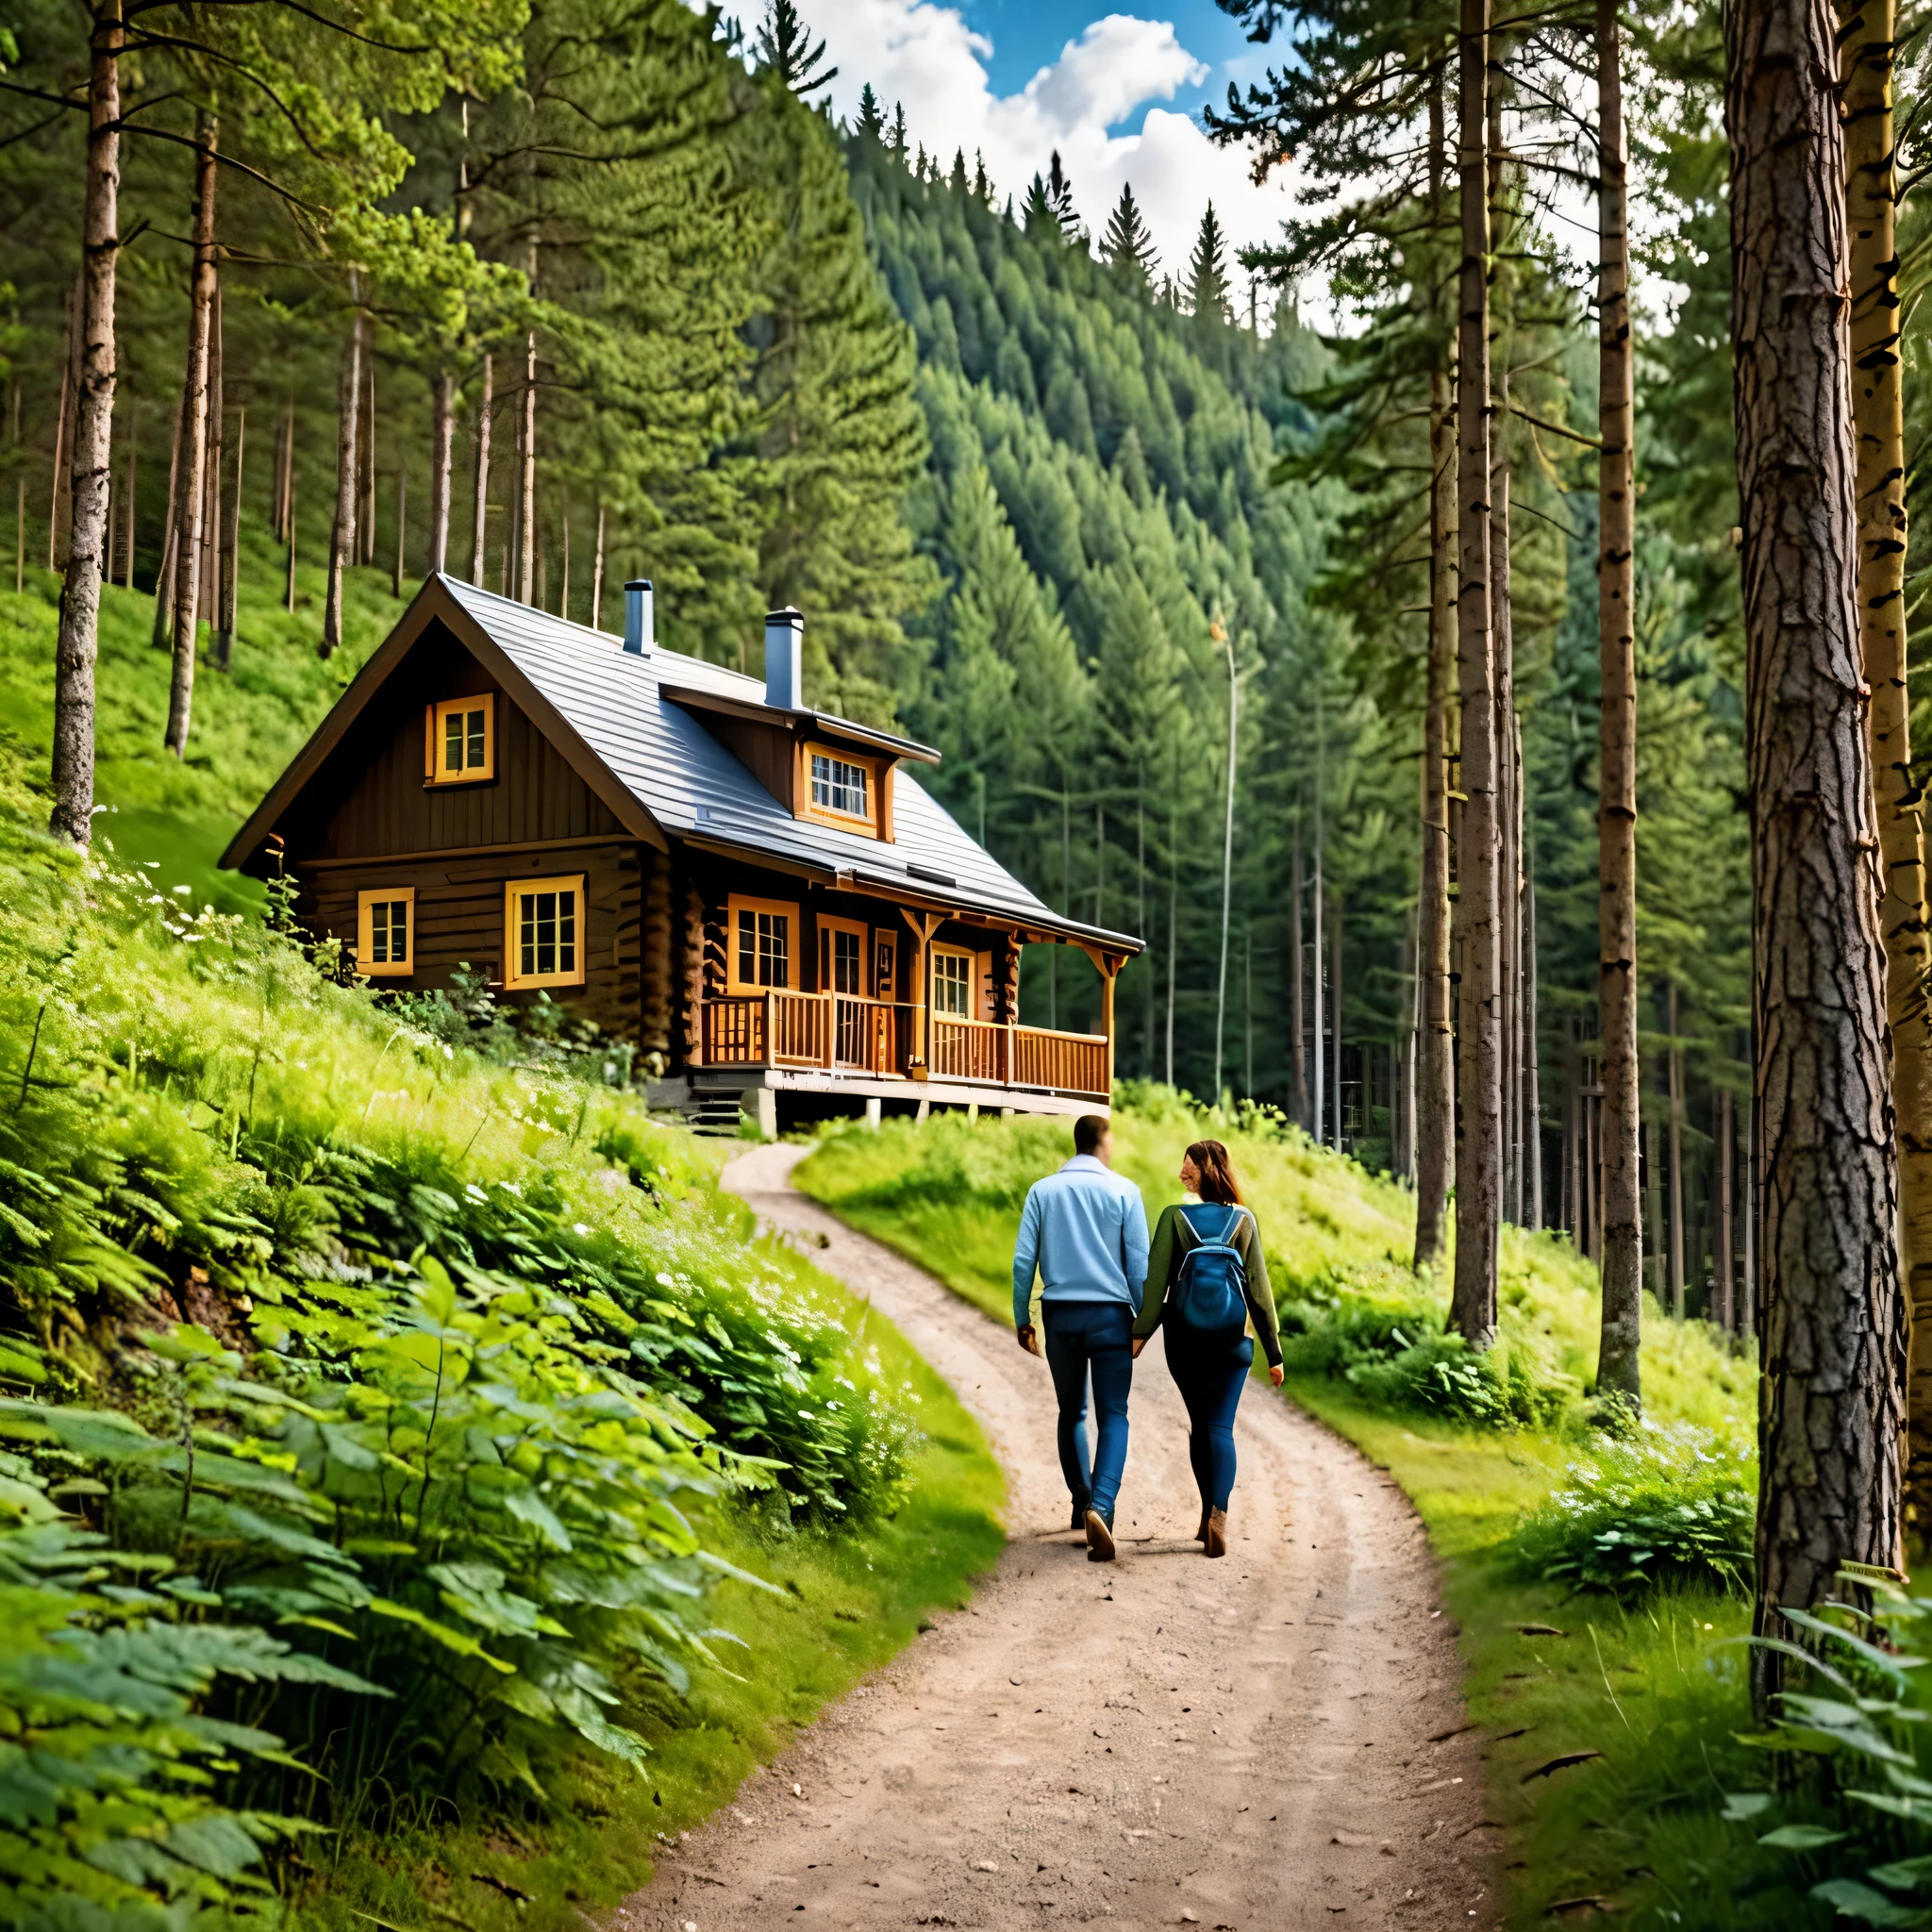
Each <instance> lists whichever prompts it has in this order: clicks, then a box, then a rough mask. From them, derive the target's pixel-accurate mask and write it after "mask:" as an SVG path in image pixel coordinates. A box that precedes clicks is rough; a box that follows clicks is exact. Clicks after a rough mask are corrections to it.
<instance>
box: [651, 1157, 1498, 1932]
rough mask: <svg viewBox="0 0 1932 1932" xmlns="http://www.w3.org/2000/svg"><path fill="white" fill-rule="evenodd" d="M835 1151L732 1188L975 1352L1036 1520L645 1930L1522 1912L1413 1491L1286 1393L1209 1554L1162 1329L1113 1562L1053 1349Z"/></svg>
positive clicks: (1252, 1408) (1002, 1443)
mask: <svg viewBox="0 0 1932 1932" xmlns="http://www.w3.org/2000/svg"><path fill="white" fill-rule="evenodd" d="M807 1152H808V1150H807V1149H805V1148H801V1147H792V1146H771V1147H761V1148H759V1149H758V1150H756V1151H755V1152H752V1153H748V1154H746V1155H743V1156H741V1158H739V1159H737V1160H735V1161H734V1162H733V1163H732V1164H731V1165H730V1166H729V1167H727V1168H726V1169H725V1172H724V1183H725V1185H726V1186H727V1187H730V1188H732V1189H733V1190H735V1191H737V1192H739V1193H741V1195H743V1197H744V1198H745V1199H746V1200H747V1201H748V1202H750V1204H751V1205H752V1206H753V1207H754V1208H756V1209H757V1211H758V1214H759V1215H760V1216H761V1217H762V1218H763V1219H764V1220H766V1221H767V1222H769V1223H770V1224H773V1225H774V1227H775V1228H777V1229H779V1230H780V1231H783V1232H785V1233H788V1234H790V1235H791V1236H792V1237H793V1238H794V1239H797V1240H799V1241H801V1243H802V1244H804V1245H806V1246H807V1247H808V1249H810V1250H812V1251H814V1252H813V1258H814V1259H815V1260H816V1261H817V1262H818V1264H819V1265H820V1266H821V1267H823V1268H824V1269H826V1270H827V1271H828V1272H829V1273H831V1274H835V1275H837V1276H838V1277H839V1278H840V1279H841V1280H842V1281H843V1282H844V1283H845V1284H846V1286H847V1287H848V1288H850V1289H852V1290H853V1291H856V1292H857V1293H858V1294H860V1295H861V1296H863V1297H866V1298H867V1299H869V1300H870V1301H871V1303H872V1304H873V1305H874V1306H875V1307H878V1308H879V1309H880V1310H881V1311H882V1312H883V1313H885V1314H887V1315H888V1316H889V1317H890V1318H891V1320H892V1321H893V1322H894V1323H895V1324H897V1325H898V1326H899V1327H900V1328H901V1330H902V1331H903V1332H904V1333H905V1334H906V1335H907V1337H908V1339H909V1340H910V1341H911V1342H912V1343H913V1345H914V1346H915V1347H916V1348H917V1349H918V1350H919V1351H920V1353H921V1354H922V1355H923V1356H924V1357H925V1358H926V1359H927V1360H928V1361H929V1362H931V1363H933V1364H934V1365H935V1366H936V1367H937V1368H938V1369H939V1371H940V1373H941V1374H943V1375H944V1376H945V1378H946V1380H947V1381H948V1382H949V1384H950V1385H951V1386H952V1388H953V1389H954V1391H956V1392H957V1393H958V1397H959V1399H960V1400H961V1402H962V1403H964V1405H965V1406H966V1407H968V1408H969V1409H970V1410H972V1412H973V1413H974V1416H975V1417H976V1418H977V1419H978V1420H979V1422H980V1424H981V1425H982V1426H983V1427H984V1428H985V1430H986V1433H987V1436H988V1438H989V1440H990V1441H991V1443H992V1446H993V1450H994V1453H995V1454H996V1456H997V1457H999V1460H1000V1463H1001V1465H1002V1467H1003V1468H1004V1469H1005V1471H1006V1473H1007V1480H1008V1544H1007V1548H1006V1551H1005V1553H1004V1555H1003V1556H1002V1557H1001V1559H1000V1562H999V1565H998V1567H997V1570H996V1571H995V1573H994V1574H993V1576H992V1578H991V1581H990V1582H989V1583H988V1584H987V1585H986V1586H985V1587H984V1588H983V1589H982V1590H981V1591H979V1593H978V1595H977V1597H976V1598H975V1599H974V1602H973V1604H972V1605H971V1606H970V1607H968V1608H966V1609H964V1610H963V1611H962V1612H961V1613H959V1614H958V1615H954V1616H949V1617H946V1618H944V1619H943V1620H942V1621H941V1622H940V1623H939V1624H937V1626H936V1627H935V1628H934V1629H933V1630H932V1631H931V1632H930V1633H929V1634H928V1635H926V1636H925V1637H924V1638H923V1640H922V1641H920V1642H919V1643H917V1644H916V1645H914V1646H913V1647H912V1648H911V1649H910V1650H908V1651H907V1652H906V1653H904V1654H903V1655H902V1656H901V1657H899V1658H898V1659H896V1660H895V1661H894V1662H893V1663H892V1664H891V1665H889V1666H887V1667H886V1668H885V1669H884V1670H882V1671H881V1672H879V1673H878V1674H876V1675H875V1676H874V1677H873V1678H872V1679H871V1681H870V1682H868V1683H866V1684H864V1685H861V1686H860V1687H858V1689H857V1690H855V1691H853V1692H852V1693H851V1694H850V1695H849V1696H848V1697H846V1698H845V1699H844V1700H843V1701H842V1702H841V1703H840V1704H839V1705H837V1706H836V1707H833V1708H832V1709H831V1710H830V1711H828V1712H827V1713H826V1714H825V1716H824V1717H823V1718H822V1719H821V1720H820V1721H819V1723H817V1724H815V1725H813V1726H812V1728H811V1729H810V1730H809V1731H808V1732H807V1733H806V1734H805V1735H804V1736H803V1737H802V1738H801V1739H800V1740H799V1741H798V1743H797V1744H796V1745H795V1746H794V1747H793V1748H792V1749H791V1751H790V1752H788V1753H787V1754H786V1756H785V1757H782V1758H780V1759H778V1760H777V1761H775V1762H774V1764H772V1765H771V1766H769V1767H766V1768H763V1769H761V1770H760V1771H759V1772H758V1773H756V1774H754V1775H753V1776H752V1777H751V1778H750V1779H748V1780H747V1781H746V1783H745V1785H744V1786H743V1788H742V1789H741V1791H740V1793H739V1796H738V1798H737V1801H736V1802H735V1803H733V1804H731V1805H729V1806H727V1807H724V1809H723V1810H721V1811H720V1812H719V1813H718V1814H717V1815H716V1816H715V1817H714V1819H713V1820H712V1822H711V1823H710V1824H708V1825H707V1826H706V1827H705V1828H704V1829H703V1830H702V1831H697V1832H693V1833H692V1834H691V1837H690V1838H689V1840H687V1841H685V1842H684V1843H682V1844H681V1845H679V1846H678V1847H676V1849H675V1851H668V1850H667V1853H666V1855H665V1856H664V1857H663V1858H662V1859H661V1861H660V1863H659V1865H658V1873H657V1875H656V1878H655V1879H654V1881H653V1883H652V1884H651V1885H650V1886H648V1887H647V1888H646V1889H644V1890H642V1891H640V1892H638V1893H636V1894H634V1895H633V1896H632V1897H631V1898H630V1899H629V1900H628V1901H627V1902H626V1904H625V1906H624V1907H621V1908H620V1911H619V1915H618V1921H617V1923H618V1924H619V1925H620V1926H622V1927H625V1928H626V1932H638V1928H643V1932H660V1928H663V1932H691V1927H693V1926H694V1927H696V1928H697V1932H732V1928H741V1927H743V1928H750V1927H754V1926H756V1927H768V1926H771V1925H773V1924H777V1923H779V1915H780V1914H782V1915H783V1918H784V1922H785V1923H787V1924H796V1925H800V1926H810V1925H816V1924H824V1925H840V1926H859V1927H867V1926H888V1925H891V1926H902V1925H915V1924H916V1925H959V1926H980V1925H999V1926H1006V1925H1011V1924H1018V1923H1021V1922H1023V1921H1024V1922H1029V1923H1030V1922H1034V1921H1037V1920H1038V1919H1040V1918H1041V1917H1042V1916H1048V1917H1052V1916H1067V1917H1073V1918H1077V1919H1080V1920H1083V1921H1085V1920H1094V1919H1109V1920H1112V1921H1114V1922H1116V1923H1118V1924H1121V1925H1122V1926H1123V1927H1133V1926H1150V1927H1151V1926H1154V1925H1172V1924H1200V1925H1202V1926H1204V1927H1214V1926H1221V1927H1229V1928H1237V1932H1245V1928H1251V1927H1252V1928H1255V1932H1261V1928H1264V1927H1265V1928H1268V1932H1299V1928H1301V1927H1304V1926H1317V1925H1323V1926H1329V1925H1335V1924H1343V1925H1356V1926H1376V1927H1379V1926H1396V1925H1400V1926H1403V1927H1426V1928H1437V1927H1448V1926H1451V1925H1456V1926H1468V1925H1476V1926H1491V1925H1493V1924H1497V1923H1498V1922H1499V1919H1500V1912H1499V1908H1498V1905H1497V1893H1496V1887H1495V1884H1494V1880H1493V1874H1492V1870H1491V1866H1492V1862H1493V1859H1494V1857H1495V1854H1496V1851H1497V1846H1498V1840H1499V1836H1500V1835H1499V1833H1498V1832H1497V1831H1496V1829H1495V1828H1494V1827H1493V1826H1491V1825H1489V1824H1488V1822H1487V1820H1486V1818H1485V1814H1484V1807H1483V1774H1482V1771H1483V1767H1482V1760H1481V1757H1480V1741H1481V1740H1480V1739H1479V1738H1478V1737H1477V1736H1476V1734H1475V1733H1474V1731H1473V1730H1472V1729H1470V1728H1469V1727H1468V1725H1467V1720H1466V1717H1465V1714H1464V1710H1463V1706H1462V1696H1461V1690H1460V1681H1461V1671H1460V1666H1459V1661H1458V1657H1457V1643H1456V1632H1455V1627H1454V1625H1453V1624H1452V1623H1451V1621H1450V1619H1449V1618H1448V1616H1447V1615H1446V1614H1445V1613H1444V1612H1443V1610H1442V1608H1441V1600H1440V1595H1439V1591H1438V1577H1437V1572H1436V1568H1435V1564H1434V1561H1433V1559H1432V1558H1431V1557H1430V1554H1429V1549H1428V1543H1427V1540H1426V1538H1425V1536H1424V1532H1423V1529H1422V1526H1421V1524H1419V1523H1418V1522H1417V1520H1416V1518H1415V1516H1414V1514H1413V1513H1412V1512H1411V1510H1410V1509H1409V1507H1408V1505H1407V1502H1406V1501H1405V1500H1404V1499H1403V1497H1402V1495H1401V1492H1400V1491H1398V1490H1397V1489H1396V1488H1395V1486H1394V1485H1393V1483H1391V1481H1390V1479H1389V1478H1388V1477H1387V1476H1386V1475H1384V1474H1382V1473H1381V1472H1380V1471H1378V1470H1376V1469H1374V1468H1373V1467H1372V1466H1371V1465H1370V1464H1369V1463H1368V1462H1366V1461H1365V1460H1364V1459H1363V1458H1362V1457H1360V1456H1359V1455H1358V1454H1357V1452H1356V1451H1355V1450H1354V1449H1352V1448H1350V1447H1349V1446H1347V1445H1346V1444H1345V1443H1343V1442H1341V1441H1339V1440H1338V1439H1337V1438H1336V1437H1334V1436H1332V1435H1331V1434H1329V1433H1328V1431H1327V1430H1325V1429H1324V1428H1323V1427H1322V1426H1321V1425H1320V1424H1316V1423H1314V1422H1312V1421H1311V1420H1309V1419H1308V1418H1307V1417H1306V1416H1304V1415H1302V1414H1300V1413H1299V1412H1297V1411H1296V1410H1294V1409H1292V1408H1291V1407H1289V1406H1288V1405H1287V1404H1285V1403H1283V1402H1280V1401H1278V1400H1276V1399H1274V1398H1272V1397H1270V1396H1269V1395H1268V1393H1267V1391H1265V1390H1264V1389H1262V1388H1260V1387H1259V1386H1258V1385H1257V1387H1256V1388H1254V1389H1252V1390H1251V1391H1249V1394H1248V1398H1247V1400H1246V1401H1245V1402H1244V1403H1243V1404H1242V1407H1241V1422H1240V1424H1239V1430H1238V1441H1239V1445H1240V1455H1241V1485H1240V1489H1239V1491H1238V1493H1237V1497H1236V1508H1235V1510H1234V1511H1232V1512H1231V1529H1232V1535H1233V1544H1232V1548H1231V1550H1230V1552H1229V1556H1228V1557H1227V1559H1226V1560H1225V1561H1224V1562H1221V1563H1217V1564H1213V1565H1208V1563H1207V1562H1206V1560H1205V1559H1204V1558H1203V1557H1202V1556H1201V1555H1200V1552H1199V1549H1198V1546H1197V1545H1196V1544H1195V1543H1194V1542H1193V1541H1191V1532H1192V1529H1193V1525H1194V1522H1195V1520H1196V1517H1197V1514H1198V1504H1197V1502H1196V1500H1195V1496H1194V1491H1193V1484H1192V1480H1191V1476H1190V1474H1189V1471H1188V1460H1187V1437H1186V1424H1185V1416H1184V1413H1183V1411H1182V1409H1181V1407H1180V1403H1179V1400H1178V1398H1177V1396H1176V1395H1175V1393H1174V1388H1173V1384H1172V1383H1171V1381H1170V1380H1169V1378H1168V1376H1167V1374H1165V1372H1164V1367H1163V1364H1162V1362H1161V1360H1160V1357H1159V1353H1158V1349H1159V1343H1158V1338H1157V1339H1156V1341H1154V1342H1153V1343H1151V1344H1150V1346H1149V1348H1148V1351H1147V1353H1146V1354H1145V1355H1143V1356H1142V1357H1141V1363H1140V1365H1139V1373H1138V1374H1137V1375H1136V1377H1135V1385H1136V1386H1135V1398H1134V1407H1133V1414H1132V1424H1133V1439H1132V1447H1131V1450H1130V1453H1129V1456H1128V1460H1127V1480H1126V1484H1125V1488H1124V1494H1123V1497H1122V1501H1121V1506H1120V1511H1119V1517H1118V1521H1117V1523H1116V1533H1117V1535H1118V1536H1119V1539H1120V1546H1121V1560H1120V1561H1119V1562H1118V1563H1117V1564H1115V1565H1113V1566H1111V1567H1104V1566H1099V1565H1092V1564H1090V1563H1089V1562H1088V1561H1087V1559H1086V1550H1085V1546H1084V1543H1083V1542H1082V1541H1080V1540H1079V1539H1078V1538H1077V1537H1075V1536H1074V1535H1073V1534H1072V1533H1070V1532H1069V1530H1068V1529H1067V1527H1066V1523H1067V1507H1068V1506H1067V1498H1066V1492H1065V1490H1064V1488H1063V1486H1062V1484H1061V1481H1060V1475H1059V1466H1058V1457H1057V1455H1056V1452H1055V1447H1054V1410H1053V1401H1052V1395H1051V1391H1050V1386H1049V1384H1048V1381H1047V1377H1046V1368H1045V1364H1044V1363H1043V1362H1041V1361H1040V1360H1038V1359H1037V1358H1035V1357H1029V1356H1027V1355H1024V1354H1023V1353H1022V1352H1021V1351H1020V1350H1019V1349H1017V1348H1016V1347H1015V1346H1014V1345H1013V1341H1012V1338H1011V1335H1010V1332H1009V1331H1007V1330H1005V1329H1003V1328H1002V1327H1000V1326H998V1325H996V1324H993V1323H991V1322H989V1321H988V1320H987V1319H986V1318H985V1317H984V1316H983V1315H981V1314H979V1313H978V1312H976V1311H975V1310H974V1309H973V1308H971V1307H967V1306H966V1305H965V1304H963V1303H962V1302H960V1301H959V1300H958V1298H957V1297H955V1296H954V1295H952V1294H951V1293H949V1292H948V1291H946V1290H945V1289H944V1288H943V1287H941V1285H940V1283H939V1282H937V1281H936V1280H934V1279H933V1278H932V1277H931V1276H930V1275H928V1274H925V1273H924V1271H923V1270H921V1269H919V1268H916V1267H914V1266H913V1265H912V1264H911V1263H909V1262H908V1261H906V1260H904V1259H903V1258H901V1257H899V1256H897V1255H895V1254H893V1253H891V1251H890V1250H888V1249H887V1248H885V1247H883V1246H881V1245H880V1244H879V1243H877V1242H874V1241H872V1240H870V1239H869V1238H867V1237H866V1236H864V1235H860V1234H858V1233H855V1232H853V1231H852V1230H851V1229H849V1228H848V1227H847V1226H845V1225H844V1224H842V1223H841V1222H839V1221H838V1220H836V1219H835V1218H834V1217H833V1216H832V1215H831V1214H830V1213H828V1212H827V1211H825V1210H824V1208H820V1207H818V1206H817V1205H816V1204H814V1203H812V1202H810V1201H808V1200H807V1199H806V1198H805V1197H804V1196H803V1195H802V1194H800V1193H798V1192H797V1191H795V1190H793V1188H792V1187H791V1169H792V1168H793V1167H794V1166H795V1165H796V1163H797V1162H798V1161H799V1160H800V1159H801V1158H804V1156H805V1154H806V1153H807ZM1342 1915H1345V1916H1342Z"/></svg>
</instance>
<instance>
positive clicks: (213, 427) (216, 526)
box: [202, 283, 228, 671]
mask: <svg viewBox="0 0 1932 1932" xmlns="http://www.w3.org/2000/svg"><path fill="white" fill-rule="evenodd" d="M222 341H223V330H222V291H221V285H220V284H219V283H217V284H216V286H215V312H214V321H213V324H212V340H211V341H210V344H209V348H208V508H207V511H206V514H205V515H204V516H203V519H202V532H203V545H204V549H205V552H206V555H205V556H204V558H203V561H202V608H204V609H205V610H206V611H207V613H208V658H209V660H210V661H211V662H212V663H213V664H214V666H215V668H216V669H217V670H221V671H225V670H226V669H227V668H228V640H227V638H226V636H225V634H224V633H223V629H222V624H223V619H224V617H225V614H226V612H227V608H228V588H227V556H226V553H225V549H224V546H223V542H222V539H223V536H224V534H225V533H224V529H223V517H222V465H223V464H224V463H225V461H226V460H227V442H228V435H227V425H228V398H227V387H226V375H227V372H226V371H225V369H224V368H223V366H222Z"/></svg>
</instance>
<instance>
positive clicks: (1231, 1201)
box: [1188, 1141, 1241, 1208]
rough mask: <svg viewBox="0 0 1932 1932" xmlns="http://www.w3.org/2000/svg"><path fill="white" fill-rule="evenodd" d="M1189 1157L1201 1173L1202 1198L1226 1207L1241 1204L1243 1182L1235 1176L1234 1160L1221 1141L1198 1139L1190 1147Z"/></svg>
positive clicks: (1237, 1206)
mask: <svg viewBox="0 0 1932 1932" xmlns="http://www.w3.org/2000/svg"><path fill="white" fill-rule="evenodd" d="M1188 1158H1189V1159H1190V1160H1191V1161H1192V1162H1193V1163H1194V1166H1195V1167H1196V1168H1197V1169H1198V1170H1199V1172H1200V1175H1201V1198H1202V1200H1204V1201H1213V1202H1216V1203H1218V1204H1219V1205H1220V1206H1221V1207H1224V1208H1239V1207H1240V1206H1241V1184H1240V1183H1239V1182H1238V1181H1237V1180H1236V1179H1235V1177H1234V1162H1233V1160H1231V1159H1230V1158H1228V1152H1227V1149H1226V1148H1225V1147H1224V1146H1223V1145H1222V1144H1221V1142H1220V1141H1195V1142H1194V1143H1193V1145H1192V1146H1191V1147H1190V1148H1189V1149H1188Z"/></svg>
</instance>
